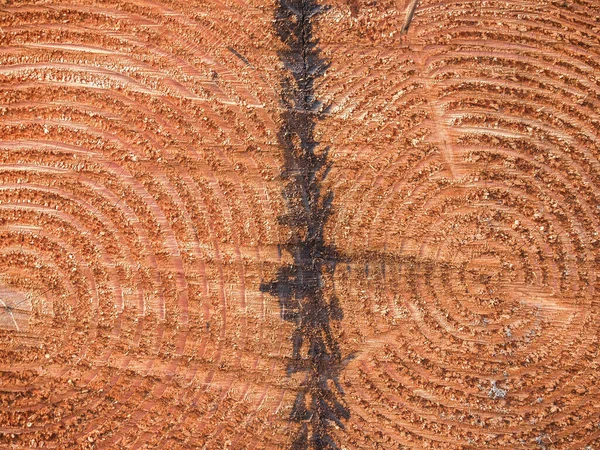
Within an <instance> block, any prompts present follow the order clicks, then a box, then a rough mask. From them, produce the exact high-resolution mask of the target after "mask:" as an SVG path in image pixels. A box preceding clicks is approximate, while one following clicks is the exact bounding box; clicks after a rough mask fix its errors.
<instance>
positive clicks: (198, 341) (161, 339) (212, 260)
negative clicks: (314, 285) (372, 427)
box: [0, 2, 293, 449]
mask: <svg viewBox="0 0 600 450" xmlns="http://www.w3.org/2000/svg"><path fill="white" fill-rule="evenodd" d="M180 6H184V4H183V3H182V4H181V5H172V6H171V8H172V9H167V8H166V7H164V6H162V5H159V4H155V3H151V2H118V3H114V4H110V3H109V4H103V5H95V4H93V3H87V4H85V3H84V4H78V5H74V6H71V7H67V6H64V5H56V6H52V5H48V4H44V5H39V6H38V5H16V6H5V7H3V9H2V13H1V16H0V18H1V20H2V24H1V27H2V28H1V37H0V39H1V42H2V47H3V50H2V56H1V57H0V58H1V67H0V84H1V85H2V87H1V89H0V92H1V94H0V95H1V98H2V100H1V102H0V103H1V105H2V109H1V112H0V114H1V119H0V149H1V151H0V255H1V257H0V301H1V303H0V337H1V342H2V343H1V347H0V352H1V354H2V357H1V358H0V361H1V362H0V371H1V374H2V375H1V378H0V379H1V381H0V446H10V447H11V448H32V447H37V446H45V447H52V446H53V447H55V448H78V449H79V448H88V447H89V448H117V447H118V448H138V447H142V446H147V447H154V448H196V447H198V446H201V445H204V444H205V443H207V442H211V443H214V445H215V446H216V447H215V448H217V447H219V448H225V446H228V445H233V446H236V447H237V448H239V442H245V443H247V442H251V441H252V440H255V439H259V436H260V439H261V442H265V443H267V444H268V445H274V446H277V445H280V444H278V442H282V441H285V440H286V439H287V437H286V435H285V433H282V432H280V431H279V428H280V427H281V426H283V424H284V423H285V422H284V420H285V414H284V413H282V412H281V411H280V409H281V405H282V404H286V405H287V404H291V400H289V401H288V399H287V397H286V398H284V392H285V390H284V389H283V388H284V386H283V385H282V383H284V382H285V381H281V377H280V376H279V374H281V373H284V371H285V362H284V361H283V358H282V357H283V353H282V352H286V353H287V352H288V349H287V347H285V346H284V347H283V348H282V347H281V346H282V343H281V340H282V336H286V330H285V326H283V327H281V326H280V327H278V328H277V327H274V326H272V325H270V324H273V323H278V322H279V317H278V313H279V312H278V311H277V308H276V307H275V302H274V301H273V300H272V299H270V298H265V297H263V294H261V293H260V292H259V290H258V286H259V284H260V281H261V278H262V273H263V271H265V272H267V274H266V275H265V276H268V274H269V273H271V272H270V271H274V270H275V269H276V262H277V260H278V254H277V250H276V246H275V244H276V243H278V242H279V240H280V238H279V237H278V235H277V225H276V224H277V215H278V214H279V211H280V210H281V205H280V202H281V201H280V194H279V186H278V185H277V183H276V182H275V181H274V179H275V177H276V175H277V174H278V172H279V168H280V161H279V159H278V158H279V155H278V153H277V152H276V151H271V152H265V151H264V150H266V149H273V148H276V147H274V144H275V143H276V142H275V137H274V136H275V133H276V126H275V122H274V119H273V117H276V114H277V111H276V105H275V104H274V103H272V102H273V95H272V87H271V86H274V85H276V84H277V78H276V77H275V76H274V75H271V74H270V73H269V72H265V71H263V73H261V74H260V75H259V74H258V71H257V70H256V67H255V65H262V64H265V65H267V66H270V62H269V63H267V61H270V58H272V57H273V54H274V51H275V49H270V50H268V51H266V50H264V49H262V50H260V49H259V50H257V49H256V47H253V46H248V44H249V42H250V39H249V38H248V37H247V36H241V35H240V36H237V37H236V36H235V35H231V33H230V32H229V31H228V32H224V29H223V25H222V23H221V22H219V21H217V19H216V18H219V17H221V18H223V17H227V18H228V19H229V20H230V21H232V22H233V23H235V24H236V27H235V29H236V30H238V32H239V33H242V31H244V30H246V31H247V30H251V31H252V33H253V39H254V43H255V44H258V46H259V47H260V46H261V45H264V47H265V48H269V45H270V42H271V40H272V38H271V36H270V35H269V28H268V27H264V26H262V25H263V24H264V23H268V22H269V21H270V15H269V11H267V12H266V13H263V12H261V11H260V10H258V9H256V8H252V7H251V6H249V5H237V6H235V7H232V8H230V9H224V8H223V7H222V6H218V5H216V4H215V6H211V7H205V8H204V10H203V11H204V12H205V13H207V14H208V16H207V17H214V18H215V19H211V20H213V22H211V21H210V20H207V18H206V17H205V16H202V14H200V16H194V15H191V14H189V12H186V11H184V10H182V9H180ZM210 8H214V9H215V11H211V10H209V9H210ZM219 8H222V9H219ZM217 10H218V11H217ZM247 11H251V12H252V13H253V22H252V21H248V20H247V19H246V18H245V15H246V12H247ZM217 13H218V14H217ZM242 13H244V14H242ZM256 30H261V31H260V32H257V31H256ZM261 33H264V34H261ZM238 37H241V40H240V39H238ZM240 42H242V44H240ZM244 42H245V43H246V44H245V45H246V47H241V45H243V43H244ZM271 76H273V80H270V79H269V77H271ZM265 262H266V263H267V264H270V265H265ZM268 330H271V331H268ZM242 372H243V373H244V377H240V376H239V375H238V374H239V373H242ZM289 396H290V397H291V398H293V394H290V395H289ZM227 423H235V424H237V425H236V427H229V426H227V425H226V424H227Z"/></svg>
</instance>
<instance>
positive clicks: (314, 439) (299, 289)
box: [261, 0, 350, 450]
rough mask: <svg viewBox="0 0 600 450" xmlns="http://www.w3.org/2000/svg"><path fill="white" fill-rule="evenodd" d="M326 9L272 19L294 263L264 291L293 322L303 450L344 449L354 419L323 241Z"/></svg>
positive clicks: (288, 0)
mask: <svg viewBox="0 0 600 450" xmlns="http://www.w3.org/2000/svg"><path fill="white" fill-rule="evenodd" d="M321 11H322V7H321V6H319V4H318V3H317V2H316V1H315V0H280V2H279V7H278V9H277V11H276V13H275V20H274V27H275V31H276V32H277V34H278V36H279V38H280V39H281V41H282V42H283V44H284V48H283V49H282V50H281V51H279V52H278V55H279V58H280V60H281V61H282V62H283V64H284V69H285V70H284V75H283V76H282V80H281V104H282V106H283V112H282V115H281V120H282V125H281V128H280V131H279V135H278V138H279V143H280V145H281V147H282V149H283V152H284V164H285V166H284V168H283V171H282V173H281V177H282V179H283V180H284V183H285V185H284V189H283V196H284V198H285V202H286V212H285V213H284V214H283V215H282V216H281V217H280V220H281V223H282V224H283V225H285V226H286V227H288V228H289V230H290V232H291V233H290V234H291V239H290V241H289V242H288V243H287V244H285V245H284V248H285V250H286V251H288V252H289V253H290V254H291V256H292V258H293V263H292V264H289V265H286V266H284V267H281V268H280V269H279V272H278V275H277V278H276V279H275V280H273V281H271V282H269V283H263V284H262V285H261V290H262V291H263V292H269V293H271V294H272V295H274V296H277V297H278V299H279V304H280V308H281V316H282V319H283V320H286V321H290V322H292V323H293V324H294V325H295V329H294V332H293V335H292V336H291V341H292V346H293V351H292V359H291V361H290V363H289V365H288V375H290V376H292V375H295V374H300V376H301V377H302V378H301V380H302V381H301V385H300V389H299V392H298V396H297V398H296V401H295V403H294V405H293V408H292V412H291V414H290V420H291V421H292V422H295V423H298V424H299V426H298V429H297V431H296V433H297V434H296V436H295V439H294V442H293V445H292V448H293V449H298V450H299V449H308V448H314V449H336V448H338V446H337V444H336V441H335V437H334V435H333V433H332V430H331V427H332V425H334V424H335V426H337V427H338V428H341V429H343V428H344V423H343V421H345V420H347V419H348V418H349V416H350V413H349V411H348V409H347V408H346V406H345V404H344V401H343V395H344V392H343V389H342V387H341V385H340V383H339V374H340V370H341V367H342V366H343V364H344V361H342V355H341V351H340V348H339V344H338V343H337V342H336V339H335V335H334V330H333V328H332V322H334V321H339V320H341V319H342V316H343V314H342V310H341V309H340V305H339V301H338V299H337V298H336V297H335V294H333V289H332V288H331V286H330V285H331V279H332V277H333V272H334V270H335V266H336V261H337V260H338V255H337V252H336V250H335V248H334V246H333V245H332V244H328V243H326V242H325V239H324V226H325V223H326V222H327V220H328V218H329V217H330V215H331V207H332V202H333V193H332V192H331V191H330V190H328V189H325V188H324V187H323V185H322V182H323V180H324V178H325V177H326V175H327V172H328V170H329V168H330V163H329V162H328V161H327V155H328V149H327V148H321V147H320V146H319V143H318V142H317V141H316V140H315V126H316V123H317V122H318V121H319V120H321V119H322V118H323V116H324V114H325V112H326V107H325V106H324V105H322V104H321V102H319V101H318V100H317V98H316V97H315V82H316V81H317V80H318V79H319V78H320V77H322V76H323V75H324V73H325V71H326V70H327V68H328V63H327V61H326V60H324V59H323V58H322V57H321V55H320V53H321V52H320V50H319V47H318V40H317V39H315V37H314V36H313V29H312V18H313V17H314V16H315V15H317V14H319V12H321ZM327 280H329V286H328V283H327Z"/></svg>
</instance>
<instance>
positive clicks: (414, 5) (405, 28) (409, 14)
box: [400, 0, 419, 33]
mask: <svg viewBox="0 0 600 450" xmlns="http://www.w3.org/2000/svg"><path fill="white" fill-rule="evenodd" d="M418 3H419V0H412V1H411V2H410V5H408V8H407V9H406V18H405V19H404V24H403V25H402V30H400V32H401V33H406V32H407V31H408V28H409V27H410V23H411V22H412V19H413V16H414V15H415V10H416V9H417V5H418Z"/></svg>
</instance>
